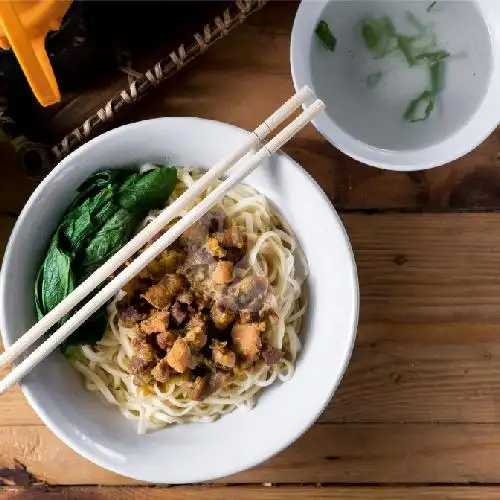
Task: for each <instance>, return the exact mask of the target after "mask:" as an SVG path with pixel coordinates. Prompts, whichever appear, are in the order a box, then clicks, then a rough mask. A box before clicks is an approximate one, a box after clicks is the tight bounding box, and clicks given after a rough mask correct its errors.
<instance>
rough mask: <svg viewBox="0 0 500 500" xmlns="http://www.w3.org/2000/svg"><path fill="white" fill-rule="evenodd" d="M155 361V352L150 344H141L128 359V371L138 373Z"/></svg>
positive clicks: (150, 366)
mask: <svg viewBox="0 0 500 500" xmlns="http://www.w3.org/2000/svg"><path fill="white" fill-rule="evenodd" d="M156 362H157V356H156V352H155V350H154V348H153V346H151V345H150V344H142V345H141V346H140V347H139V348H138V349H137V352H136V354H135V355H134V356H133V357H132V359H131V360H130V373H132V374H134V375H135V374H138V373H142V372H144V371H146V370H149V369H150V368H152V367H153V366H154V365H155V364H156Z"/></svg>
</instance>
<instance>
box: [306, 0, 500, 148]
mask: <svg viewBox="0 0 500 500" xmlns="http://www.w3.org/2000/svg"><path fill="white" fill-rule="evenodd" d="M428 6H429V2H422V1H410V2H405V1H398V2H395V1H393V0H383V1H373V0H358V1H355V2H354V1H340V2H330V3H328V4H327V5H326V6H325V8H324V10H323V12H322V13H321V16H320V17H321V19H323V20H325V21H326V22H328V24H329V26H330V28H331V30H332V32H333V33H334V34H335V36H336V37H337V39H338V44H337V48H336V51H335V53H331V52H329V51H327V50H325V48H324V47H323V46H322V45H321V43H320V41H319V40H318V39H316V38H315V39H314V40H313V43H312V44H311V56H310V57H311V72H312V81H313V85H314V88H315V90H316V91H317V93H318V96H319V97H321V98H322V99H324V100H325V103H326V105H327V113H328V115H329V116H330V118H332V119H334V120H335V121H336V122H337V124H338V125H339V127H341V128H342V129H343V130H344V131H345V132H346V133H348V134H350V135H351V136H353V137H355V138H357V139H358V140H360V141H363V142H364V143H365V144H368V145H370V146H373V147H375V148H378V149H387V150H393V151H398V150H399V151H405V150H412V149H420V148H425V147H428V146H430V145H433V144H436V143H439V142H442V141H443V140H444V139H446V138H448V137H449V136H451V135H452V134H453V133H455V132H456V131H457V130H459V129H460V128H462V127H463V126H464V125H465V123H467V121H469V120H470V118H471V116H472V115H473V114H474V113H475V112H476V111H477V109H478V108H479V106H480V105H481V102H482V101H483V99H484V96H485V94H486V90H487V88H488V85H489V80H490V76H491V70H492V65H493V62H492V53H491V40H490V35H489V31H488V27H487V25H486V24H485V22H484V19H483V17H482V15H481V13H480V12H479V10H478V8H477V5H476V4H475V3H473V2H464V1H444V2H439V1H438V2H437V4H436V6H435V7H434V8H433V9H432V10H431V11H430V12H427V8H428ZM407 12H412V13H413V14H414V15H415V16H416V17H417V18H418V19H419V20H421V21H422V23H424V24H425V25H430V24H432V25H433V26H434V32H435V33H436V36H437V41H438V42H437V44H438V48H439V49H443V50H447V51H448V52H449V53H450V54H452V57H450V58H449V59H448V60H447V61H446V62H445V65H446V76H445V88H444V90H443V92H442V93H441V94H440V96H439V100H438V106H437V107H436V109H435V111H434V112H433V113H432V115H431V116H430V117H429V119H428V120H426V121H425V122H419V123H408V122H407V121H405V120H404V119H403V113H404V110H405V109H406V106H407V105H408V103H409V102H410V101H411V100H413V99H415V98H416V97H417V96H419V95H420V94H421V93H422V92H423V91H424V90H425V89H427V88H429V71H428V69H427V67H426V66H422V65H420V66H417V67H413V68H409V67H408V65H407V63H406V61H404V59H403V58H402V57H401V58H398V57H387V58H383V59H374V58H373V56H372V55H371V54H370V53H369V52H368V51H367V50H366V48H365V45H364V42H363V37H362V30H361V20H364V19H370V18H380V17H382V16H389V17H390V18H391V20H392V21H393V22H394V24H395V26H396V28H397V29H398V31H399V32H400V33H405V34H408V35H410V34H415V29H414V28H412V27H411V25H409V24H408V22H407V20H406V13H407ZM457 26H467V36H464V31H463V30H461V29H457ZM378 72H381V73H382V75H381V78H380V81H379V83H378V84H377V85H376V86H374V87H373V88H370V87H369V86H368V85H367V83H366V79H367V78H368V77H369V75H374V74H377V73H378Z"/></svg>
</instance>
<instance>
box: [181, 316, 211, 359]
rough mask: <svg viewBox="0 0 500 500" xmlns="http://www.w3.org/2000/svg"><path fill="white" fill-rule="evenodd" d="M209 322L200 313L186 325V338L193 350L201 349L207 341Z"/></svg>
mask: <svg viewBox="0 0 500 500" xmlns="http://www.w3.org/2000/svg"><path fill="white" fill-rule="evenodd" d="M206 332H207V322H206V320H205V319H203V317H201V316H200V315H197V316H194V317H193V318H191V319H190V320H189V323H188V324H187V326H186V335H185V336H184V340H185V341H186V342H187V343H188V344H189V346H190V347H191V348H192V349H193V350H195V351H196V350H199V349H201V348H202V347H203V346H204V345H205V344H206V343H207V333H206Z"/></svg>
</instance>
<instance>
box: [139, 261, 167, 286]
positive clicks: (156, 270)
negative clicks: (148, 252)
mask: <svg viewBox="0 0 500 500" xmlns="http://www.w3.org/2000/svg"><path fill="white" fill-rule="evenodd" d="M143 271H146V272H147V275H148V277H149V278H150V279H151V280H153V281H159V280H160V279H161V277H162V276H163V275H164V274H165V267H164V266H163V263H162V262H161V260H160V259H159V258H156V259H154V260H152V261H151V262H150V263H149V264H148V265H147V266H146V268H145V269H143Z"/></svg>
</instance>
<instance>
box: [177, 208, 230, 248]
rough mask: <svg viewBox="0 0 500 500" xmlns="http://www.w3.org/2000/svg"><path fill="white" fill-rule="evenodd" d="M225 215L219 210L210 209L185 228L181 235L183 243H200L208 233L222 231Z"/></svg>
mask: <svg viewBox="0 0 500 500" xmlns="http://www.w3.org/2000/svg"><path fill="white" fill-rule="evenodd" d="M225 217H226V216H225V215H224V213H223V212H221V211H220V210H211V211H210V212H207V213H206V214H205V215H204V216H203V217H201V218H200V219H199V220H198V221H196V222H195V223H194V224H193V225H191V227H189V228H188V229H186V231H184V233H183V234H182V236H181V238H180V239H181V241H182V243H184V244H188V245H189V244H193V243H195V244H196V243H201V242H203V241H205V239H206V237H207V236H208V234H209V233H216V232H221V231H224V220H225Z"/></svg>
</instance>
